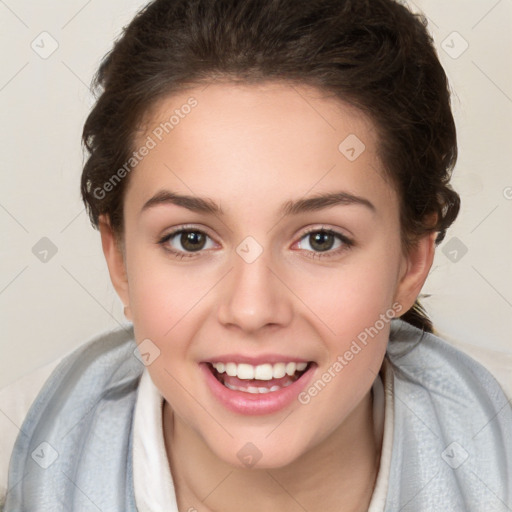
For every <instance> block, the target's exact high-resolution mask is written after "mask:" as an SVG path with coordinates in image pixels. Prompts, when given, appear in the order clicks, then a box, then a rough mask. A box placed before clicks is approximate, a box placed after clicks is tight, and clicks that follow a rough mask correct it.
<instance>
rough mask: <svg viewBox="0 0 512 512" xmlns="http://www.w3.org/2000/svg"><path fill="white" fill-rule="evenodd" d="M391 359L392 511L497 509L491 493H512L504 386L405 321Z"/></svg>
mask: <svg viewBox="0 0 512 512" xmlns="http://www.w3.org/2000/svg"><path fill="white" fill-rule="evenodd" d="M386 357H387V358H388V360H389V362H390V363H391V364H390V367H391V368H392V373H393V397H394V427H395V430H394V440H393V454H392V462H391V477H390V487H389V489H388V492H389V496H388V505H389V506H390V507H391V508H393V507H398V508H400V507H402V506H404V504H408V505H407V506H408V507H410V510H413V509H414V510H441V509H443V510H467V511H470V512H473V511H480V510H491V509H492V510H494V509H493V508H492V507H491V508H490V506H489V505H490V503H491V502H492V503H493V504H494V501H495V500H497V501H496V506H499V499H500V497H499V496H498V497H497V495H496V494H494V495H491V494H490V493H489V489H496V490H499V494H500V496H507V493H509V492H512V483H511V482H510V481H509V479H508V477H507V473H506V471H505V472H504V471H503V468H507V467H512V406H511V404H510V400H509V399H508V398H507V396H506V394H505V392H504V390H503V388H502V387H501V386H500V384H499V383H498V381H497V380H496V379H495V378H494V376H493V375H492V374H491V372H489V371H488V370H487V369H486V368H485V367H484V366H483V365H481V364H480V363H479V362H477V361H475V360H474V359H473V358H472V357H470V356H469V355H468V354H466V353H464V352H463V351H462V350H459V349H458V348H456V347H454V346H452V345H450V344H449V343H447V342H446V341H445V340H443V339H441V338H440V337H438V336H436V335H433V334H430V333H424V332H422V331H421V330H419V329H416V328H415V327H412V326H410V325H408V324H406V323H405V322H403V321H395V322H394V323H393V325H392V330H391V335H390V341H389V344H388V349H387V354H386ZM503 493H504V494H503ZM447 496H449V498H447ZM443 500H444V501H443ZM468 507H469V508H468ZM393 509H394V508H393ZM404 510H409V508H406V509H404Z"/></svg>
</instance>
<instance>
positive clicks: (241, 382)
mask: <svg viewBox="0 0 512 512" xmlns="http://www.w3.org/2000/svg"><path fill="white" fill-rule="evenodd" d="M217 378H218V379H219V380H220V381H221V382H222V383H224V384H225V383H227V384H229V385H230V386H237V387H249V386H254V387H257V388H268V389H270V388H271V387H272V386H280V387H283V386H285V385H286V384H288V383H290V384H291V383H292V382H294V381H295V380H297V378H296V377H295V376H292V377H290V376H289V375H285V376H284V377H281V378H280V379H270V380H258V379H251V380H247V379H239V378H238V377H230V376H229V375H227V374H226V373H223V374H222V375H220V376H219V375H217Z"/></svg>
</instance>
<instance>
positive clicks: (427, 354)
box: [387, 320, 507, 398]
mask: <svg viewBox="0 0 512 512" xmlns="http://www.w3.org/2000/svg"><path fill="white" fill-rule="evenodd" d="M470 354H471V355H470ZM387 355H388V357H389V359H390V361H391V363H392V364H393V366H394V369H395V374H396V377H397V378H398V379H399V380H407V381H408V382H409V383H411V384H412V383H416V384H417V385H419V386H424V387H426V388H428V389H430V390H431V391H432V392H440V391H442V390H445V391H448V390H449V389H452V390H453V391H455V390H456V389H460V388H461V387H464V388H466V390H467V391H474V392H475V393H479V392H482V393H485V394H489V395H490V396H491V397H494V398H498V397H500V398H506V395H507V393H506V389H505V386H504V385H502V384H501V383H500V382H498V380H497V379H496V377H495V375H494V373H495V372H494V371H491V370H494V369H498V368H499V364H500V363H501V364H503V361H504V359H503V356H502V355H501V354H498V353H493V352H492V351H490V350H488V351H486V350H483V349H478V348H476V347H470V346H468V347H466V346H464V345H462V344H459V345H458V346H454V344H452V343H448V342H447V341H446V340H444V339H443V338H441V337H439V336H437V335H435V334H431V333H427V332H423V331H421V330H420V329H417V328H416V327H413V326H411V325H409V324H407V323H406V322H403V321H401V320H399V321H393V322H392V327H391V334H390V342H389V344H388V349H387ZM483 362H485V363H486V366H487V367H489V368H490V369H491V370H489V369H488V368H486V366H484V364H483ZM496 373H498V372H496Z"/></svg>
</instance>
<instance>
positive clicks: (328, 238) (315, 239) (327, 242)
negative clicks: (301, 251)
mask: <svg viewBox="0 0 512 512" xmlns="http://www.w3.org/2000/svg"><path fill="white" fill-rule="evenodd" d="M309 240H310V242H309V245H310V246H311V247H312V248H313V249H314V250H315V251H320V252H324V251H328V250H330V249H332V248H333V246H334V242H335V237H334V235H333V234H332V233H327V232H326V231H317V232H316V233H310V234H309Z"/></svg>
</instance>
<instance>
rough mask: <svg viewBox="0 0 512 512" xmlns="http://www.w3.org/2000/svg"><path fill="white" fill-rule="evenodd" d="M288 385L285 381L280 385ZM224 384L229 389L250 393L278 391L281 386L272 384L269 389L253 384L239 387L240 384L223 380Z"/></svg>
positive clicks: (259, 393)
mask: <svg viewBox="0 0 512 512" xmlns="http://www.w3.org/2000/svg"><path fill="white" fill-rule="evenodd" d="M288 385H289V383H287V384H286V385H285V386H282V387H286V386H288ZM224 386H226V387H227V388H229V389H232V390H233V391H244V392H245V393H251V394H252V395H264V394H265V393H272V392H274V391H279V390H280V389H282V388H281V386H272V387H271V388H270V389H269V388H263V387H261V388H257V387H255V386H249V387H247V388H241V387H240V386H232V385H231V384H229V383H228V382H225V383H224Z"/></svg>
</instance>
